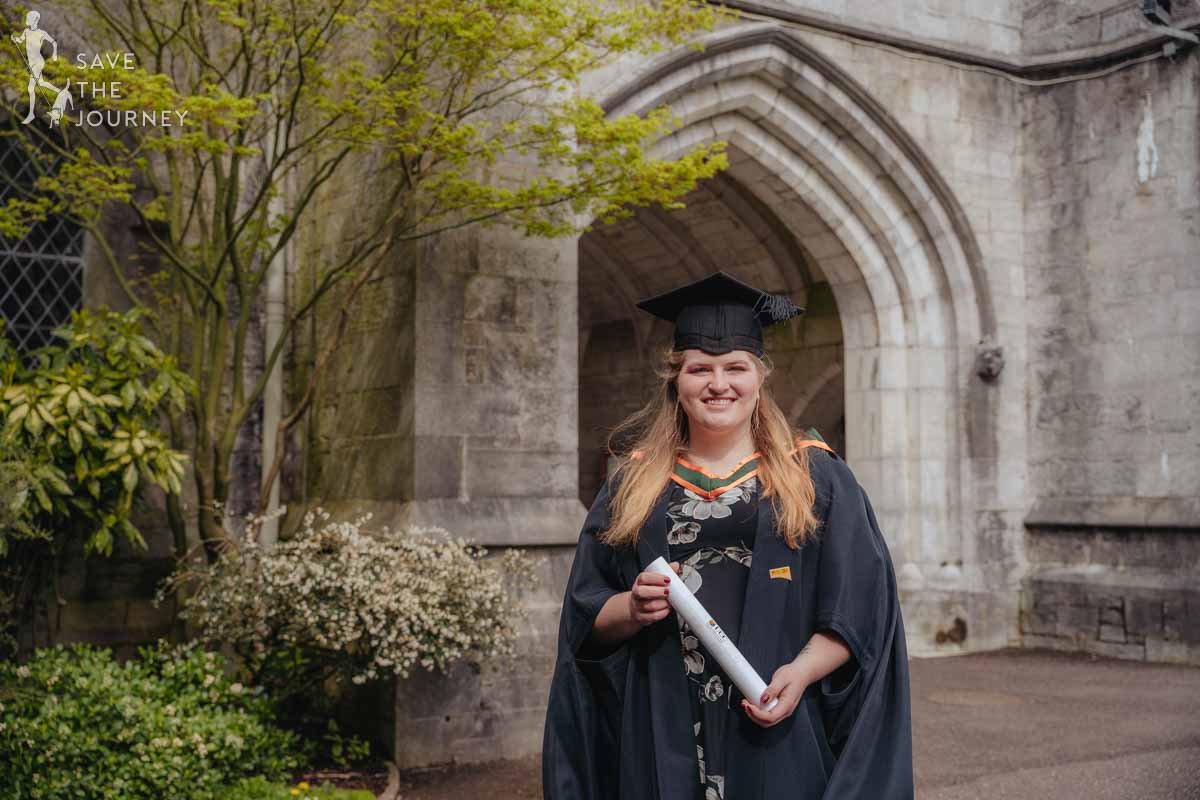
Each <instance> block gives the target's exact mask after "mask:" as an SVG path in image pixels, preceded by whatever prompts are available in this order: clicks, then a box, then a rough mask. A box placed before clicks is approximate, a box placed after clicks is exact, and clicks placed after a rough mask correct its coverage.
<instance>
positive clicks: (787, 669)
mask: <svg viewBox="0 0 1200 800" xmlns="http://www.w3.org/2000/svg"><path fill="white" fill-rule="evenodd" d="M807 688H808V680H807V678H806V677H805V675H804V670H803V669H802V668H801V667H799V666H798V665H797V664H796V663H795V662H792V663H789V664H784V665H783V666H782V667H780V668H779V669H777V670H775V674H774V675H772V676H771V684H770V685H769V686H768V687H767V688H766V691H764V692H763V694H762V698H761V700H762V706H766V705H768V704H769V703H770V702H771V698H772V697H778V698H779V705H777V706H775V708H773V709H771V710H770V711H764V710H763V708H761V707H760V706H756V705H754V704H753V703H751V702H750V701H749V700H746V699H744V698H743V699H742V710H744V711H745V712H746V716H748V717H750V719H752V720H754V722H755V723H757V724H759V725H761V726H762V727H764V728H769V727H771V726H772V725H777V724H779V723H780V722H783V721H784V720H785V719H787V718H788V717H790V716H791V715H792V712H794V711H795V710H796V706H798V705H799V704H800V698H801V697H803V696H804V690H805V689H807Z"/></svg>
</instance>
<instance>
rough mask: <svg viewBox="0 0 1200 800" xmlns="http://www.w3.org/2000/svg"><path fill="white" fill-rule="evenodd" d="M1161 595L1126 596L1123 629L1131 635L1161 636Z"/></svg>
mask: <svg viewBox="0 0 1200 800" xmlns="http://www.w3.org/2000/svg"><path fill="white" fill-rule="evenodd" d="M1164 604H1165V601H1164V600H1163V598H1162V597H1154V596H1149V597H1144V596H1132V597H1127V598H1126V601H1125V629H1126V631H1127V632H1128V633H1129V635H1131V636H1137V637H1146V640H1147V642H1148V641H1149V639H1150V637H1161V636H1162V635H1163V606H1164Z"/></svg>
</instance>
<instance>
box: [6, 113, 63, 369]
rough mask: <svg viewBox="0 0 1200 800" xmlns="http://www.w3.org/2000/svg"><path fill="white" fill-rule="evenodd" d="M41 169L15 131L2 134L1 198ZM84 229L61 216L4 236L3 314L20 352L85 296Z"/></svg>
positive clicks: (46, 335) (40, 341)
mask: <svg viewBox="0 0 1200 800" xmlns="http://www.w3.org/2000/svg"><path fill="white" fill-rule="evenodd" d="M36 177H37V171H36V169H35V168H34V166H33V165H32V164H30V163H29V160H28V158H27V157H26V155H25V151H24V148H23V146H22V143H21V142H20V141H19V140H18V139H17V137H15V136H3V137H0V204H3V203H5V202H7V201H8V198H9V197H12V196H13V195H15V194H17V191H16V190H15V189H14V188H13V184H17V185H20V186H31V185H32V184H33V181H34V179H35V178H36ZM82 255H83V229H82V228H80V227H79V226H77V225H75V224H74V223H73V222H71V221H69V220H67V219H65V218H63V217H54V216H52V217H49V218H48V219H47V220H46V221H45V222H39V223H37V224H36V225H34V226H33V228H32V229H31V230H30V231H29V233H28V234H27V235H26V236H25V238H24V239H21V240H20V241H12V240H10V239H6V238H3V237H0V316H2V317H3V318H4V322H5V332H6V333H7V335H8V337H9V338H10V339H11V340H12V341H13V343H14V344H15V345H16V346H17V349H18V350H20V351H21V352H28V351H30V350H33V349H36V348H38V347H41V346H42V345H44V344H46V343H47V342H49V341H50V339H51V331H53V330H54V329H55V328H57V327H58V326H59V325H62V324H63V323H64V322H66V321H67V320H69V319H70V317H71V312H72V311H74V310H75V309H77V308H79V307H80V305H81V304H82V302H83V259H82Z"/></svg>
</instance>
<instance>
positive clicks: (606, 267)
mask: <svg viewBox="0 0 1200 800" xmlns="http://www.w3.org/2000/svg"><path fill="white" fill-rule="evenodd" d="M706 45H707V46H706V49H705V50H704V51H703V52H693V51H689V52H688V53H686V54H683V55H674V56H670V57H667V58H665V59H663V60H662V61H660V62H656V63H655V64H652V65H650V66H649V67H648V68H647V69H646V70H645V71H643V73H642V74H641V76H640V77H638V78H637V79H635V80H634V81H633V82H632V83H631V84H629V85H627V86H625V87H624V88H622V89H621V90H620V91H619V92H617V93H615V94H614V95H612V96H611V97H610V98H609V99H608V101H607V104H606V106H607V108H608V109H609V111H610V113H612V114H614V115H620V114H625V113H630V112H646V111H648V110H650V109H652V108H655V107H659V106H662V105H669V106H670V107H671V108H672V109H673V110H674V111H675V113H676V114H677V115H678V116H679V117H680V118H681V120H682V123H683V124H682V127H681V128H680V129H679V130H678V131H677V132H676V133H675V134H673V135H672V136H670V137H668V138H666V139H664V140H663V141H661V142H660V143H659V144H658V146H657V147H658V153H657V154H658V155H661V156H670V155H672V154H675V153H679V152H681V151H683V150H685V149H687V148H689V147H691V146H693V145H695V144H698V143H701V142H708V141H712V140H724V141H726V142H728V143H729V156H730V163H731V167H730V169H729V171H728V172H727V173H726V175H724V176H722V177H721V178H720V179H719V180H716V181H713V182H710V183H709V184H707V185H705V186H703V187H701V188H700V189H698V190H697V192H696V193H694V195H693V196H691V197H689V198H687V200H686V201H685V202H688V208H687V209H685V210H683V211H676V212H672V213H671V214H666V213H664V212H661V211H648V212H639V214H638V215H637V216H636V217H635V218H634V220H632V221H630V222H628V223H623V224H622V225H621V226H618V227H615V228H613V229H610V230H607V231H596V232H593V233H590V234H588V235H587V236H585V237H583V239H581V245H580V266H581V269H580V276H581V278H580V294H581V297H583V296H586V298H587V302H586V303H581V310H580V325H581V332H582V333H581V337H580V343H581V344H580V352H581V358H582V364H583V367H582V368H581V374H580V395H581V412H582V416H583V418H584V420H585V424H584V425H582V426H581V431H582V432H583V433H582V438H581V443H580V454H581V459H585V458H586V457H587V455H588V454H589V453H591V452H593V451H594V447H595V442H594V441H587V440H586V436H587V432H586V430H585V429H586V428H587V425H586V421H587V419H588V414H589V411H588V402H589V398H593V399H594V397H596V396H602V397H606V398H613V397H615V396H617V388H618V387H619V386H624V387H625V388H626V389H628V388H630V387H631V386H636V385H637V381H638V380H639V379H638V377H637V376H639V375H641V376H649V375H650V370H649V369H648V366H649V365H648V364H646V363H633V364H630V363H629V361H628V359H626V360H625V361H624V362H622V361H621V360H620V358H619V353H620V352H621V351H622V350H632V351H633V352H635V353H637V354H643V355H639V356H638V357H644V354H646V353H647V352H649V349H650V347H651V346H652V345H653V344H654V343H655V342H656V341H663V342H665V335H666V332H665V330H663V329H662V326H659V325H658V324H657V323H654V324H651V323H649V322H647V321H644V320H641V319H639V315H637V314H635V313H634V312H633V307H632V300H633V299H634V298H635V297H639V296H645V295H647V294H651V293H653V292H657V291H661V290H663V289H665V288H669V287H670V286H672V285H675V284H677V283H679V282H681V281H682V280H686V279H687V278H689V277H696V276H698V275H701V274H704V273H705V272H707V271H709V270H711V269H713V268H717V267H719V268H722V269H729V271H731V272H733V273H734V274H737V275H739V276H741V277H744V278H745V279H747V280H751V281H754V282H755V283H757V284H758V285H761V286H763V288H766V289H768V290H770V291H785V292H788V293H790V294H791V295H792V296H793V297H796V298H797V299H798V300H799V301H801V302H802V303H803V302H807V301H808V298H809V296H810V295H813V294H814V293H815V294H818V295H819V294H820V293H821V292H822V291H824V290H825V289H823V288H822V285H826V284H827V287H826V288H827V290H828V291H829V292H830V293H831V294H832V300H833V301H834V302H833V305H834V307H835V310H834V312H833V314H832V315H831V318H832V319H833V321H834V325H835V327H837V328H839V329H840V330H839V331H838V333H839V334H840V336H838V337H837V339H838V341H837V344H838V345H840V347H839V348H838V349H840V350H841V351H842V353H841V357H840V358H833V359H830V358H827V359H825V361H824V362H818V363H817V364H816V365H815V367H816V368H814V364H813V363H811V359H809V362H807V363H806V362H805V361H804V358H802V357H799V356H798V355H797V354H798V353H804V352H808V351H809V350H810V349H811V346H812V345H813V342H811V341H809V342H807V345H809V346H806V343H805V342H799V343H797V342H787V341H782V342H781V341H772V342H768V346H769V347H771V348H772V352H773V353H774V354H777V353H779V352H780V346H781V345H782V350H783V352H785V353H789V354H790V355H791V357H789V358H785V359H783V361H784V362H785V363H784V365H783V368H782V369H781V370H780V373H781V374H780V380H781V382H782V384H783V386H780V385H779V384H776V392H777V393H778V394H780V395H781V396H783V397H788V396H790V397H791V398H792V399H793V400H794V401H795V404H794V405H793V406H792V407H791V410H793V411H794V412H797V413H799V412H800V411H802V410H803V407H804V403H806V402H809V401H812V400H813V399H814V398H815V397H816V396H817V394H818V393H819V392H820V387H819V386H814V385H810V382H811V381H812V380H813V379H814V378H821V377H822V375H824V379H825V381H826V382H827V381H828V379H829V376H831V375H834V374H836V375H837V379H838V380H841V381H844V409H843V410H844V415H845V425H846V439H847V441H846V457H847V460H848V462H849V463H850V464H851V466H852V468H853V469H854V470H855V473H856V474H857V476H858V478H859V480H860V482H861V483H862V484H863V485H864V486H865V487H866V488H867V490H868V492H869V494H870V496H871V498H872V502H873V504H874V506H875V509H876V512H877V514H878V517H879V519H880V523H881V526H882V527H883V529H884V530H885V532H886V534H887V535H888V538H889V546H890V547H891V550H892V556H893V560H894V561H895V563H896V567H897V570H898V573H899V576H900V581H901V586H902V589H903V590H904V591H905V602H906V605H905V612H906V618H907V619H908V620H909V623H908V634H909V639H910V645H911V646H912V648H913V650H914V652H927V651H930V650H935V649H943V647H945V646H941V647H939V645H937V644H936V639H937V636H936V633H937V631H938V630H940V629H944V628H946V627H948V626H949V625H950V624H952V621H953V619H954V618H955V617H962V618H964V619H965V620H966V621H967V623H968V629H969V630H970V631H972V635H971V637H970V638H969V640H968V642H967V646H968V647H976V648H979V647H989V646H997V645H1003V644H1005V643H1006V642H1007V636H1008V629H1009V627H1010V626H1011V625H1013V624H1015V618H1016V612H1015V609H1016V592H1015V587H1013V586H1011V585H1010V584H1011V581H1009V580H1008V579H1007V576H1008V574H1009V573H1011V572H1012V571H1013V570H1014V567H1015V566H1016V565H1015V564H1013V563H1005V564H996V563H991V561H990V560H989V559H987V558H981V557H980V556H979V549H980V548H979V547H978V538H977V537H978V536H979V535H980V533H979V531H978V530H977V526H978V522H977V520H978V519H979V517H980V515H981V514H982V513H983V512H984V511H985V510H988V509H995V508H997V507H1003V506H1004V502H1006V501H1005V500H1004V499H1003V498H1001V497H999V495H1000V490H999V488H998V486H997V484H998V482H997V481H996V480H995V475H996V473H997V472H998V471H1000V470H1003V469H1004V468H1006V464H1005V463H1004V459H1003V458H1002V457H1000V456H997V454H996V449H995V448H990V449H989V448H983V450H985V451H987V452H986V453H985V452H982V451H981V450H980V448H979V445H978V441H979V440H980V438H981V437H982V438H983V439H985V440H989V441H994V440H995V438H996V435H997V434H996V429H997V420H996V419H994V418H992V417H987V418H984V419H982V420H981V419H980V418H979V417H980V415H979V414H978V413H968V412H969V409H970V408H972V407H974V406H975V405H978V403H975V402H974V400H973V398H974V397H975V394H976V392H977V391H978V388H977V386H976V384H977V379H975V378H974V376H973V374H972V369H971V367H972V364H973V361H974V357H975V351H976V346H977V344H978V343H979V342H980V341H981V340H984V339H985V338H989V337H992V336H993V335H994V334H995V326H996V322H995V319H994V314H993V310H992V306H991V300H990V297H989V294H988V291H987V289H986V282H985V281H984V280H983V279H982V274H981V270H982V266H981V259H980V256H979V252H978V248H977V246H976V245H975V243H974V239H973V236H972V234H971V232H970V230H969V228H968V226H967V225H966V223H965V216H964V215H963V213H962V211H961V209H960V208H959V207H958V205H957V203H956V201H955V199H954V197H953V195H952V193H951V192H950V191H949V189H948V188H947V187H946V186H945V184H944V183H943V182H942V180H941V178H940V177H939V175H938V173H937V170H936V169H935V168H934V167H933V164H932V162H931V161H930V160H929V159H928V158H926V157H925V156H924V155H923V154H922V152H921V150H920V148H919V147H918V146H917V145H916V144H915V143H914V141H913V140H912V139H911V138H910V137H909V136H908V135H907V134H906V133H905V132H904V131H903V129H902V128H901V126H900V125H899V124H898V123H897V122H896V121H895V120H894V119H892V118H891V116H890V115H889V114H888V113H887V112H886V111H885V110H884V109H883V108H882V107H881V106H880V105H879V104H878V103H877V102H875V101H874V100H873V99H872V98H871V96H870V95H869V93H868V92H866V91H865V90H864V89H863V88H862V87H861V86H859V85H858V84H857V83H856V82H855V81H853V80H852V79H851V78H850V77H849V76H848V75H846V74H845V73H844V71H842V70H841V69H839V68H838V67H837V66H836V65H835V64H833V63H831V62H830V61H828V60H827V59H826V58H825V57H823V56H822V55H820V54H819V53H817V52H816V51H815V50H813V49H812V48H810V47H808V46H807V45H805V44H803V43H801V42H800V41H798V40H796V39H794V38H792V37H791V36H789V35H787V34H785V33H784V32H782V31H781V30H780V29H779V28H777V27H774V26H746V27H738V28H734V29H731V30H729V31H724V32H721V33H719V34H716V35H714V36H712V37H710V38H709V40H708V41H707V43H706ZM697 204H698V205H699V212H697V211H696V206H697ZM706 213H707V214H709V216H708V217H707V218H705V217H704V215H705V214H706ZM737 243H752V246H751V245H750V244H746V245H745V246H744V247H743V249H742V250H738V251H737V252H738V253H739V254H741V253H742V252H743V251H745V254H746V256H747V257H746V258H739V257H738V256H736V255H735V256H734V257H733V259H734V261H735V262H736V263H734V264H730V263H728V259H729V256H728V255H727V254H728V252H729V251H730V247H731V245H736V244H737ZM746 248H749V249H748V250H747V249H746ZM585 275H586V276H587V277H586V278H585ZM589 281H591V282H592V285H591V286H590V287H589V283H588V282H589ZM601 286H607V287H609V288H608V289H607V292H606V293H604V299H603V300H602V301H601V300H597V296H598V293H600V292H601V291H602V290H601V288H600V287H601ZM814 299H815V297H814ZM827 321H828V320H827ZM656 326H657V327H656ZM807 334H808V331H807V330H806V331H805V334H804V335H805V336H807ZM828 339H829V337H826V340H825V341H824V343H825V344H826V345H828V344H830V341H829V340H828ZM789 347H790V349H789ZM773 357H775V358H776V361H777V362H778V361H780V359H779V358H778V356H777V355H774V356H773ZM605 359H607V361H606V360H605ZM802 364H806V367H802V366H801V365H802ZM597 365H607V366H609V367H621V366H622V365H623V371H622V369H621V368H616V369H609V370H608V371H607V372H605V374H606V375H609V376H612V375H614V374H615V375H618V376H620V377H619V378H618V379H617V384H616V385H614V384H611V383H610V384H608V385H604V384H603V380H604V379H602V378H598V377H597V374H598V373H599V372H601V371H602V370H601V369H599V368H597ZM789 368H794V369H789ZM789 382H790V385H789ZM597 389H599V390H600V393H599V394H598V395H595V394H593V392H595V391H596V390H597ZM628 396H629V395H622V397H628ZM805 397H807V400H802V398H805ZM636 399H637V398H634V400H633V402H634V404H636ZM607 402H608V406H607V409H608V411H609V412H610V413H614V414H615V413H616V412H617V411H619V410H620V409H616V408H614V406H613V404H612V402H611V400H610V401H607ZM797 405H799V406H801V407H800V408H797V407H796V406H797ZM785 407H787V406H785ZM993 413H994V412H993ZM1009 452H1012V451H1009ZM1009 458H1010V460H1012V462H1013V464H1012V465H1011V466H1014V467H1015V468H1017V469H1020V468H1021V467H1020V463H1019V452H1017V453H1016V454H1015V455H1011V456H1009ZM984 462H986V463H984ZM581 463H582V462H581ZM585 478H586V476H585V471H584V470H583V469H581V479H583V482H584V483H585V484H586V479H585ZM985 561H988V562H989V563H983V562H985ZM952 646H957V645H952Z"/></svg>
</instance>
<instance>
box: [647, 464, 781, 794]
mask: <svg viewBox="0 0 1200 800" xmlns="http://www.w3.org/2000/svg"><path fill="white" fill-rule="evenodd" d="M758 458H759V454H758V453H755V454H754V455H752V456H750V457H748V458H746V459H744V460H743V461H742V462H740V463H739V464H738V465H737V466H736V467H734V469H733V470H732V471H731V472H729V473H728V474H727V475H724V476H718V475H714V474H713V473H711V472H708V471H707V470H705V469H703V468H702V467H699V466H696V465H694V464H691V463H689V462H687V461H685V460H683V459H682V458H681V459H679V460H678V461H677V462H676V464H675V469H674V472H673V474H672V476H671V478H672V485H671V496H670V499H669V501H668V503H667V516H668V517H669V518H670V522H671V525H670V527H669V528H668V534H667V545H668V550H669V556H670V560H671V561H678V562H680V564H681V565H682V567H683V574H682V575H681V576H680V577H681V578H682V579H683V582H684V583H685V584H686V585H687V587H688V588H689V589H691V591H692V593H693V594H695V595H696V599H698V600H699V601H700V602H701V604H703V605H704V607H705V609H707V610H708V613H709V614H710V615H712V617H713V619H715V620H716V622H717V624H718V625H720V626H721V629H722V630H723V631H725V634H726V635H727V636H729V638H730V639H731V640H732V641H734V642H736V641H737V640H738V631H739V630H740V628H741V621H742V604H743V600H744V599H745V595H746V584H747V582H748V580H749V577H750V559H751V552H752V550H753V549H754V536H755V531H756V527H757V521H758V489H759V483H758V478H757V477H756V476H757V475H758ZM676 619H677V620H678V621H679V626H680V629H679V639H680V643H681V645H682V648H683V664H684V671H685V673H686V675H687V680H688V687H689V695H690V697H691V708H692V726H693V730H694V731H695V736H696V757H697V759H698V760H699V762H700V783H699V785H698V788H697V792H696V797H697V798H698V799H699V798H703V800H723V799H724V797H725V764H724V753H725V746H724V742H725V731H726V728H727V727H728V726H732V725H736V724H737V720H736V718H735V715H736V714H737V713H739V708H738V707H737V706H736V705H733V704H732V695H733V693H732V692H731V689H733V688H734V687H733V683H732V681H731V680H730V679H729V677H728V676H727V675H726V674H725V671H724V670H723V669H721V666H720V665H719V664H718V663H717V661H716V659H715V658H712V657H711V656H710V655H709V653H708V652H707V650H705V648H704V645H703V644H701V643H700V641H699V640H698V639H697V637H696V636H695V635H694V634H693V633H692V632H691V630H690V629H689V628H688V625H687V623H685V622H683V620H682V619H679V618H678V617H676Z"/></svg>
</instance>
